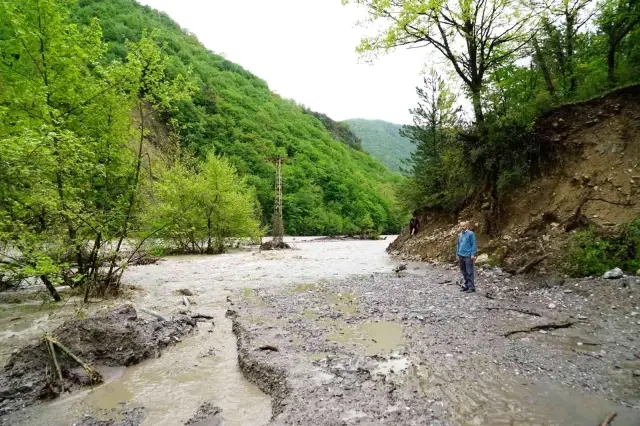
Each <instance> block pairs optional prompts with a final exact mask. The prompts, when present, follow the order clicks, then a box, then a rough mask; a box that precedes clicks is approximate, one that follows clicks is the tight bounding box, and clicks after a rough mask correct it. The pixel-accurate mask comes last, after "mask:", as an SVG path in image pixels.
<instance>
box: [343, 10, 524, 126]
mask: <svg viewBox="0 0 640 426" xmlns="http://www.w3.org/2000/svg"><path fill="white" fill-rule="evenodd" d="M343 3H356V4H359V5H363V6H364V7H366V8H367V11H368V12H369V15H370V16H371V21H372V23H373V24H376V25H378V26H382V27H383V30H382V32H381V33H380V34H378V35H376V36H374V37H371V38H366V39H364V40H363V41H362V43H361V44H360V47H359V50H360V51H361V52H367V51H376V50H384V51H387V50H389V49H392V48H395V47H398V46H407V45H417V46H429V47H431V48H434V49H435V50H436V51H438V52H439V53H440V54H441V55H442V56H443V57H444V58H445V59H446V60H447V62H448V63H449V64H450V65H451V66H452V67H453V69H454V71H455V73H456V75H457V76H458V77H459V78H460V80H461V81H462V82H463V83H464V85H465V87H466V89H467V90H468V91H469V93H470V95H471V100H472V104H473V111H474V114H475V119H476V122H477V123H483V122H484V113H483V106H482V92H483V90H484V89H485V86H486V83H487V82H486V78H487V73H489V72H491V71H492V70H493V69H495V68H496V67H499V66H500V65H502V64H504V63H507V62H509V61H510V60H512V59H513V58H514V56H516V55H517V54H518V53H519V52H520V50H521V49H522V48H523V47H524V46H525V45H526V44H527V43H528V40H529V35H528V34H527V32H526V30H527V25H528V23H529V19H530V15H531V13H530V11H529V10H528V9H526V8H524V7H523V6H522V5H520V4H519V3H514V2H510V1H507V0H469V1H463V0H445V1H437V2H425V1H422V0H403V1H397V2H391V1H388V0H351V1H350V0H343ZM380 21H381V22H380Z"/></svg>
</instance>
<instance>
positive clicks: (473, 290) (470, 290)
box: [464, 288, 476, 293]
mask: <svg viewBox="0 0 640 426" xmlns="http://www.w3.org/2000/svg"><path fill="white" fill-rule="evenodd" d="M464 292H465V293H475V292H476V289H475V288H468V289H466V290H465V291H464Z"/></svg>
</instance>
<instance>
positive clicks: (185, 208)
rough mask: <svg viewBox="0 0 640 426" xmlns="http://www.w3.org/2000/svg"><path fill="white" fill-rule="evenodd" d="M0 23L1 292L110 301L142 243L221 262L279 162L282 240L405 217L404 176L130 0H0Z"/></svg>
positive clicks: (266, 199)
mask: <svg viewBox="0 0 640 426" xmlns="http://www.w3.org/2000/svg"><path fill="white" fill-rule="evenodd" d="M0 16H2V17H3V19H2V21H0V87H2V90H1V91H0V285H4V284H7V283H9V284H11V283H16V282H21V281H24V280H25V279H26V280H28V281H29V282H33V280H36V279H37V280H39V281H41V282H43V283H44V284H45V285H46V286H47V288H48V289H49V291H50V292H51V294H52V296H53V297H54V298H55V299H59V296H58V295H57V292H56V289H55V286H56V284H60V283H66V284H68V285H70V286H73V287H81V288H82V289H83V291H84V295H85V299H86V298H88V297H90V296H91V295H93V294H98V295H104V294H106V293H110V292H113V291H116V290H117V289H118V287H119V284H120V278H121V276H122V274H123V272H124V269H125V268H126V266H127V265H128V264H130V263H131V262H135V261H137V260H138V258H137V257H136V256H138V254H139V249H140V248H141V247H142V248H144V247H145V246H149V244H153V245H155V244H161V245H162V246H163V247H166V248H169V249H171V250H177V251H180V252H194V253H205V252H206V253H219V252H222V251H224V250H225V245H226V242H227V241H228V239H229V238H232V237H244V238H254V239H256V238H258V237H259V236H260V235H263V234H264V233H265V232H268V225H267V224H268V223H270V219H271V212H272V211H273V197H274V196H273V189H274V174H275V173H274V172H275V166H274V165H273V164H272V160H273V159H274V158H276V157H280V158H285V165H284V167H283V181H284V191H285V197H284V211H285V223H286V231H287V232H288V233H289V234H294V235H295V234H329V235H334V234H340V233H367V234H378V233H380V232H383V231H396V230H398V229H399V227H400V226H401V224H402V223H403V222H404V214H403V212H402V210H401V209H400V208H399V207H398V206H397V204H396V203H395V201H394V187H395V185H396V183H398V182H400V181H401V179H402V178H401V177H400V176H399V175H395V174H393V173H391V172H390V171H389V170H388V169H386V168H385V167H384V166H383V165H382V164H381V163H380V162H378V161H377V160H375V159H373V158H372V157H370V156H369V155H368V154H366V153H364V152H362V151H360V150H359V149H358V146H357V143H355V142H354V141H357V138H355V137H354V136H353V135H352V134H351V133H350V132H349V129H348V127H347V126H345V125H338V127H337V128H336V129H331V128H330V129H329V130H328V129H327V127H326V126H329V127H331V126H330V124H331V122H330V121H328V118H327V120H324V119H323V116H320V119H319V118H317V116H318V114H311V113H310V112H309V111H307V110H305V109H304V108H303V107H302V106H299V105H297V104H296V103H295V102H293V101H290V100H286V99H282V98H280V97H278V96H277V95H275V94H273V93H272V92H270V90H269V88H268V86H267V85H266V83H265V82H264V81H262V80H260V79H258V78H257V77H255V76H253V75H251V74H250V73H248V72H246V71H245V70H243V69H242V68H241V67H239V66H238V65H235V64H233V63H231V62H229V61H227V60H225V59H224V58H222V57H220V56H217V55H215V54H213V53H212V52H210V51H208V50H207V49H206V48H204V47H203V46H202V45H201V44H200V43H199V42H198V40H197V39H196V38H195V37H194V36H193V35H191V34H188V33H186V32H184V31H183V30H182V29H180V28H179V27H178V26H177V25H176V24H175V23H174V22H173V21H171V19H169V18H168V17H167V16H166V15H164V14H161V13H158V12H156V11H154V10H152V9H150V8H147V7H142V6H140V5H139V4H137V3H136V2H135V1H134V0H108V1H107V0H105V1H95V0H80V1H77V2H74V1H60V0H28V1H18V0H0ZM5 18H6V19H5ZM323 122H324V124H323ZM332 132H333V133H334V134H335V136H334V137H336V138H339V139H340V140H341V141H338V140H335V139H334V138H333V137H332ZM336 132H338V133H339V134H338V133H336ZM154 247H158V246H154Z"/></svg>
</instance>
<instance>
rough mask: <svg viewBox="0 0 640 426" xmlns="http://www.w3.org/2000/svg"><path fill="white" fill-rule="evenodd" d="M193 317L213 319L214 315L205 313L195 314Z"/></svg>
mask: <svg viewBox="0 0 640 426" xmlns="http://www.w3.org/2000/svg"><path fill="white" fill-rule="evenodd" d="M191 318H193V319H204V320H211V319H213V317H212V316H211V315H205V314H193V315H191Z"/></svg>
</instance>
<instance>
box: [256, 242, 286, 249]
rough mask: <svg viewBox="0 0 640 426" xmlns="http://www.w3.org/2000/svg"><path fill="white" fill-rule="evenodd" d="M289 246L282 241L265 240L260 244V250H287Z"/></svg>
mask: <svg viewBox="0 0 640 426" xmlns="http://www.w3.org/2000/svg"><path fill="white" fill-rule="evenodd" d="M290 248H291V246H290V245H289V244H287V243H285V242H284V241H280V242H274V241H267V242H266V243H263V244H261V245H260V250H288V249H290Z"/></svg>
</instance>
